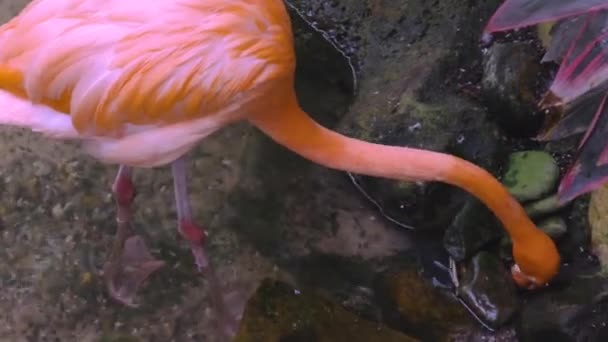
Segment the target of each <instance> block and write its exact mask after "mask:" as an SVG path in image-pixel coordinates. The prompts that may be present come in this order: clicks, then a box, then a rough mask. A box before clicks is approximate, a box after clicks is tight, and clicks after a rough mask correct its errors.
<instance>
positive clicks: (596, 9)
mask: <svg viewBox="0 0 608 342" xmlns="http://www.w3.org/2000/svg"><path fill="white" fill-rule="evenodd" d="M543 22H556V23H555V25H554V27H553V28H552V30H551V36H552V37H551V42H550V45H549V46H548V48H547V51H546V53H545V56H544V58H543V62H557V63H560V67H559V70H558V72H557V75H556V76H555V79H554V80H553V83H552V84H551V87H550V88H549V89H548V91H547V92H546V94H545V95H544V97H543V98H542V100H541V101H540V106H541V108H542V109H546V110H547V112H548V113H549V115H548V116H547V119H546V120H545V126H544V128H543V130H542V132H541V134H540V135H539V139H541V140H555V139H561V138H565V137H568V136H572V135H574V134H580V133H585V134H584V136H583V138H582V140H581V142H580V145H579V147H578V152H577V156H576V160H575V162H574V163H573V164H572V165H571V166H570V168H569V170H568V172H567V173H566V175H565V176H564V177H563V179H562V180H561V184H560V187H559V192H558V196H559V200H560V201H561V202H567V201H570V200H572V199H574V198H575V197H577V196H579V195H582V194H584V193H587V192H589V191H592V190H594V189H597V188H598V187H600V186H601V185H602V184H604V183H606V182H607V181H608V165H607V162H608V148H607V147H608V146H607V145H606V140H607V139H606V136H607V135H606V134H607V133H608V113H607V112H608V107H607V106H606V100H607V98H608V92H607V90H608V2H606V1H605V0H576V1H572V0H507V1H505V2H504V3H503V4H502V5H501V6H500V7H499V8H498V10H497V11H496V12H495V14H494V15H493V16H492V18H491V19H490V20H489V22H488V24H487V26H486V28H485V32H484V33H486V34H487V33H492V32H497V31H505V30H511V29H516V28H521V27H525V26H530V25H535V24H538V23H543Z"/></svg>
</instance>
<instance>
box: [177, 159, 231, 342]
mask: <svg viewBox="0 0 608 342" xmlns="http://www.w3.org/2000/svg"><path fill="white" fill-rule="evenodd" d="M171 171H172V173H173V185H174V188H175V204H176V206H177V219H178V231H179V233H180V234H181V236H182V237H183V238H184V239H186V240H187V241H188V243H189V244H190V250H191V251H192V255H193V256H194V263H195V264H196V267H197V269H198V271H199V272H201V273H205V276H206V279H207V283H208V286H209V292H210V297H211V300H212V304H213V306H214V307H215V308H216V310H217V311H218V314H217V316H216V317H217V319H218V324H219V328H220V332H221V333H222V334H223V335H224V337H226V339H227V340H231V339H232V337H233V336H234V335H235V334H236V331H237V329H238V324H239V321H240V316H241V314H242V308H241V307H240V305H238V304H236V302H235V303H230V304H229V303H228V302H227V299H229V297H230V296H229V295H228V296H227V295H226V294H225V293H224V291H223V290H222V287H221V286H220V283H219V281H218V279H217V276H216V275H215V272H214V271H213V268H212V267H211V264H210V260H209V258H208V257H207V252H206V251H205V248H204V247H203V244H204V243H205V239H206V237H207V232H206V231H204V230H203V229H201V228H200V227H199V226H198V225H196V224H195V223H194V221H193V219H192V209H191V206H190V200H189V197H188V189H187V184H186V183H187V182H186V165H185V160H184V157H182V158H179V159H177V160H175V161H174V162H173V163H172V164H171ZM229 302H230V300H229Z"/></svg>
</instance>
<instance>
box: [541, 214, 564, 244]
mask: <svg viewBox="0 0 608 342" xmlns="http://www.w3.org/2000/svg"><path fill="white" fill-rule="evenodd" d="M538 228H540V229H541V230H542V231H543V232H545V233H547V235H549V236H550V237H551V238H552V239H553V240H559V239H560V238H561V237H563V236H564V235H565V234H566V232H567V231H568V227H567V226H566V221H564V219H563V218H561V217H559V216H552V217H548V218H546V219H544V220H542V221H540V222H539V223H538Z"/></svg>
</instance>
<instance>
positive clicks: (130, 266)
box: [104, 165, 164, 306]
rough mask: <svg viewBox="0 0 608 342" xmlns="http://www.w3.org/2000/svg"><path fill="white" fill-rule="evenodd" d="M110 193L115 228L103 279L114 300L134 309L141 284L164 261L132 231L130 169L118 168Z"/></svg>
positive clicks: (132, 190) (133, 194)
mask: <svg viewBox="0 0 608 342" xmlns="http://www.w3.org/2000/svg"><path fill="white" fill-rule="evenodd" d="M112 192H113V194H114V200H115V202H116V223H117V229H116V236H115V237H114V243H113V247H112V250H111V252H110V256H109V258H108V261H107V262H106V264H105V265H104V278H105V282H106V286H107V288H108V292H109V294H110V296H111V297H112V298H113V299H115V300H117V301H118V302H120V303H122V304H125V305H127V306H136V304H135V303H134V298H135V295H136V293H137V290H138V289H139V287H140V285H141V283H142V282H143V281H144V280H146V279H147V278H148V277H149V276H150V274H152V273H154V271H156V270H158V269H159V268H160V267H162V266H163V265H164V262H163V261H160V260H156V259H154V258H153V257H152V255H151V254H150V252H149V250H148V247H147V246H146V243H145V241H144V239H143V238H142V237H141V236H139V235H135V234H134V232H133V230H132V229H131V206H132V204H133V200H134V199H135V186H134V185H133V181H132V180H131V168H129V167H127V166H124V165H121V166H120V167H119V169H118V173H117V175H116V179H115V180H114V184H113V185H112Z"/></svg>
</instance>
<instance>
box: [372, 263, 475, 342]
mask: <svg viewBox="0 0 608 342" xmlns="http://www.w3.org/2000/svg"><path fill="white" fill-rule="evenodd" d="M376 293H377V294H378V296H380V298H381V302H382V305H383V309H384V317H385V320H387V321H388V322H389V324H390V326H391V327H395V328H397V327H398V328H399V329H407V331H408V333H410V334H411V335H413V336H416V337H418V338H420V339H422V340H424V341H449V340H450V336H452V335H453V334H458V333H459V332H462V331H471V330H472V326H473V325H474V324H476V323H474V322H473V320H472V318H471V316H470V314H469V313H468V312H467V311H466V309H465V308H464V307H463V306H462V305H461V304H460V302H459V301H458V300H456V298H455V297H454V296H453V294H452V292H451V291H448V290H445V289H439V288H437V287H434V286H433V285H432V283H431V282H430V281H429V280H427V279H425V278H424V277H422V276H421V274H419V273H418V271H417V270H415V269H413V268H407V269H404V270H402V271H398V272H387V273H386V274H384V275H383V276H382V277H381V279H380V281H379V286H378V289H377V291H376Z"/></svg>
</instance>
